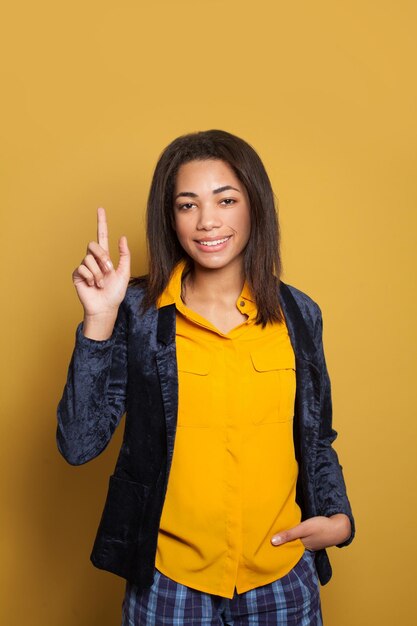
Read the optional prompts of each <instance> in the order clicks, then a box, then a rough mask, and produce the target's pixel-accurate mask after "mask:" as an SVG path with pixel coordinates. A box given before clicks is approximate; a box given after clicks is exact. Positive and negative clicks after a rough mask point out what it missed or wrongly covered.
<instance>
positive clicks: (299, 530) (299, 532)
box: [271, 522, 305, 546]
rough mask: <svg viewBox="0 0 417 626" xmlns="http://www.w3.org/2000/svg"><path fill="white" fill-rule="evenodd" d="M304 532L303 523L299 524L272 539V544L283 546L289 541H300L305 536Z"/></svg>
mask: <svg viewBox="0 0 417 626" xmlns="http://www.w3.org/2000/svg"><path fill="white" fill-rule="evenodd" d="M304 534H305V533H304V532H303V522H301V524H297V526H294V527H293V528H289V529H287V530H282V531H280V532H279V533H277V534H276V535H273V536H272V537H271V543H272V545H273V546H281V545H282V544H283V543H287V541H293V540H294V539H300V538H301V537H303V536H304Z"/></svg>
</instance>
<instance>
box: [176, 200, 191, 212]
mask: <svg viewBox="0 0 417 626" xmlns="http://www.w3.org/2000/svg"><path fill="white" fill-rule="evenodd" d="M193 206H195V204H194V203H193V202H184V204H178V205H177V209H178V210H179V211H188V210H189V209H192V207H193Z"/></svg>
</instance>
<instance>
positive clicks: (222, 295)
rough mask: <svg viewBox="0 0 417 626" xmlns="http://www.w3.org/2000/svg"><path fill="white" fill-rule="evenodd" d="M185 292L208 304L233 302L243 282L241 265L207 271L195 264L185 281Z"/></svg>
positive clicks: (243, 276)
mask: <svg viewBox="0 0 417 626" xmlns="http://www.w3.org/2000/svg"><path fill="white" fill-rule="evenodd" d="M184 282H185V292H186V297H187V294H189V295H192V296H194V297H197V298H198V299H199V300H200V301H205V302H207V303H208V304H209V303H215V302H217V303H228V302H233V303H234V302H235V301H236V299H237V298H238V296H239V294H240V292H241V291H242V287H243V284H244V282H245V275H244V271H243V264H242V263H240V264H239V265H231V266H228V267H225V268H222V269H219V270H212V269H207V268H205V267H201V266H199V265H197V264H195V265H194V266H193V269H192V270H191V272H190V274H189V275H188V276H187V277H186V279H185V281H184Z"/></svg>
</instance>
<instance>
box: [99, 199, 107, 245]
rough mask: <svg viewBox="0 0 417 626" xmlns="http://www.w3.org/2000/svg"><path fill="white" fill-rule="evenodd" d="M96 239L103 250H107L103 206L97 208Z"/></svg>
mask: <svg viewBox="0 0 417 626" xmlns="http://www.w3.org/2000/svg"><path fill="white" fill-rule="evenodd" d="M97 241H98V243H99V245H100V246H101V247H102V248H103V250H105V251H106V252H108V251H109V233H108V230H107V220H106V211H105V210H104V209H103V207H99V208H98V209H97Z"/></svg>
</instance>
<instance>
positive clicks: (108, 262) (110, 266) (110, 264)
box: [106, 259, 113, 270]
mask: <svg viewBox="0 0 417 626" xmlns="http://www.w3.org/2000/svg"><path fill="white" fill-rule="evenodd" d="M106 265H107V267H108V268H109V270H112V269H113V263H112V262H111V261H110V259H109V260H108V261H106Z"/></svg>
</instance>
